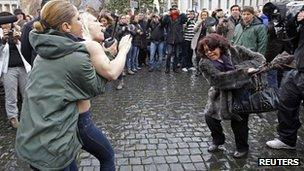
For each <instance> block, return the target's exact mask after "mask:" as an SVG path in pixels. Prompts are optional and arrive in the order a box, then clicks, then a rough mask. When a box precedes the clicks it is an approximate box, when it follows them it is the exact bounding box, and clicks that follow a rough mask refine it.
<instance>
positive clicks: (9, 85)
mask: <svg viewBox="0 0 304 171" xmlns="http://www.w3.org/2000/svg"><path fill="white" fill-rule="evenodd" d="M3 86H4V92H5V108H6V113H7V118H8V119H9V120H12V119H18V107H17V93H18V70H17V68H8V71H7V73H4V74H3ZM16 122H18V120H17V121H16ZM12 126H14V125H12Z"/></svg>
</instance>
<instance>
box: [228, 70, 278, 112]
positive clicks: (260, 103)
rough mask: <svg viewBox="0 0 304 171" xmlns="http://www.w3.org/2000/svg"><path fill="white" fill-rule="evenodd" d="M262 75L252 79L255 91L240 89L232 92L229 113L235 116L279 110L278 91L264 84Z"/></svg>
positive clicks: (256, 75)
mask: <svg viewBox="0 0 304 171" xmlns="http://www.w3.org/2000/svg"><path fill="white" fill-rule="evenodd" d="M261 77H262V76H261V73H259V74H255V75H254V76H253V77H252V82H253V83H255V89H253V90H250V89H245V88H242V89H239V90H235V91H233V92H232V100H231V102H230V104H229V112H231V113H234V114H244V113H262V112H270V111H274V110H276V109H277V104H278V103H279V99H278V94H277V90H275V89H274V88H272V87H269V86H267V84H263V81H262V78H261Z"/></svg>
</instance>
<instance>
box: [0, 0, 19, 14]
mask: <svg viewBox="0 0 304 171" xmlns="http://www.w3.org/2000/svg"><path fill="white" fill-rule="evenodd" d="M19 7H20V0H0V12H3V11H7V12H11V13H13V12H14V10H15V9H17V8H19Z"/></svg>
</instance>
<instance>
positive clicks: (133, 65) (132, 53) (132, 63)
mask: <svg viewBox="0 0 304 171" xmlns="http://www.w3.org/2000/svg"><path fill="white" fill-rule="evenodd" d="M138 53H139V48H138V47H137V46H134V45H132V46H131V48H130V50H129V52H128V54H127V68H128V70H135V69H137V68H138Z"/></svg>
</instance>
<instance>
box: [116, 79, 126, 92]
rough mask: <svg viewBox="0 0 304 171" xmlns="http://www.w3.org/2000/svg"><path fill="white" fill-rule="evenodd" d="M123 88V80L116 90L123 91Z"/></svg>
mask: <svg viewBox="0 0 304 171" xmlns="http://www.w3.org/2000/svg"><path fill="white" fill-rule="evenodd" d="M123 86H124V83H123V81H122V80H121V81H119V83H118V86H117V87H116V89H117V90H121V89H122V88H123Z"/></svg>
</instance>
